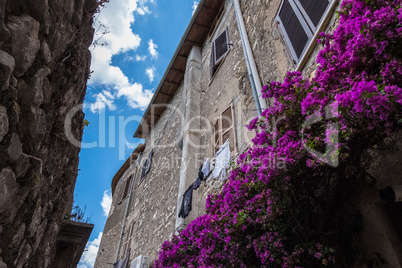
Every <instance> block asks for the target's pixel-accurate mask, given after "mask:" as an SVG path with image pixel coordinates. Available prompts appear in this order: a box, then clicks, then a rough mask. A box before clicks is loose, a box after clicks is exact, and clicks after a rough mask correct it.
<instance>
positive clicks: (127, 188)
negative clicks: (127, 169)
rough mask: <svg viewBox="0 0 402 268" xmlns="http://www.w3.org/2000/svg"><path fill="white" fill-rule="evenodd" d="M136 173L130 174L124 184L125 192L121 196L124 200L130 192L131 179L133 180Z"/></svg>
mask: <svg viewBox="0 0 402 268" xmlns="http://www.w3.org/2000/svg"><path fill="white" fill-rule="evenodd" d="M133 177H134V175H132V176H129V177H128V179H127V180H126V181H125V183H124V184H125V185H124V192H123V195H122V197H121V199H122V200H123V199H124V198H126V197H127V195H128V194H129V193H130V186H131V181H132V180H133Z"/></svg>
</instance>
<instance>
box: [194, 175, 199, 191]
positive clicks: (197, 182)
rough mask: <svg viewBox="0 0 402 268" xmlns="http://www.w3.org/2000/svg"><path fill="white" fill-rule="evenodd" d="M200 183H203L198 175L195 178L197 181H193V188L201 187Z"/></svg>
mask: <svg viewBox="0 0 402 268" xmlns="http://www.w3.org/2000/svg"><path fill="white" fill-rule="evenodd" d="M200 185H201V180H200V177H197V178H196V179H195V182H194V183H193V190H197V189H198V188H200Z"/></svg>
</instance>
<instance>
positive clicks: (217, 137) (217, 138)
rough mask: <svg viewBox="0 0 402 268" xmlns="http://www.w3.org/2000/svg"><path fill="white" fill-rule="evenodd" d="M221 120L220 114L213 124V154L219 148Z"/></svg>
mask: <svg viewBox="0 0 402 268" xmlns="http://www.w3.org/2000/svg"><path fill="white" fill-rule="evenodd" d="M220 125H221V120H220V116H219V119H218V120H216V122H215V126H214V154H216V152H218V151H219V149H220V148H221V144H222V143H221V126H220Z"/></svg>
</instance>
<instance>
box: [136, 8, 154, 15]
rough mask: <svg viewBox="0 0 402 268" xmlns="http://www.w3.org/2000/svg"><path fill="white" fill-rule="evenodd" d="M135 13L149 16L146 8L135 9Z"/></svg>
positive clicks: (149, 12)
mask: <svg viewBox="0 0 402 268" xmlns="http://www.w3.org/2000/svg"><path fill="white" fill-rule="evenodd" d="M137 13H138V14H140V15H145V14H151V11H149V8H148V7H139V8H137Z"/></svg>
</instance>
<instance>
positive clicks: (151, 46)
mask: <svg viewBox="0 0 402 268" xmlns="http://www.w3.org/2000/svg"><path fill="white" fill-rule="evenodd" d="M157 48H158V46H157V45H156V44H154V40H152V39H150V40H149V41H148V50H149V54H151V56H152V59H154V60H156V59H157V58H158V51H156V49H157Z"/></svg>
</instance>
